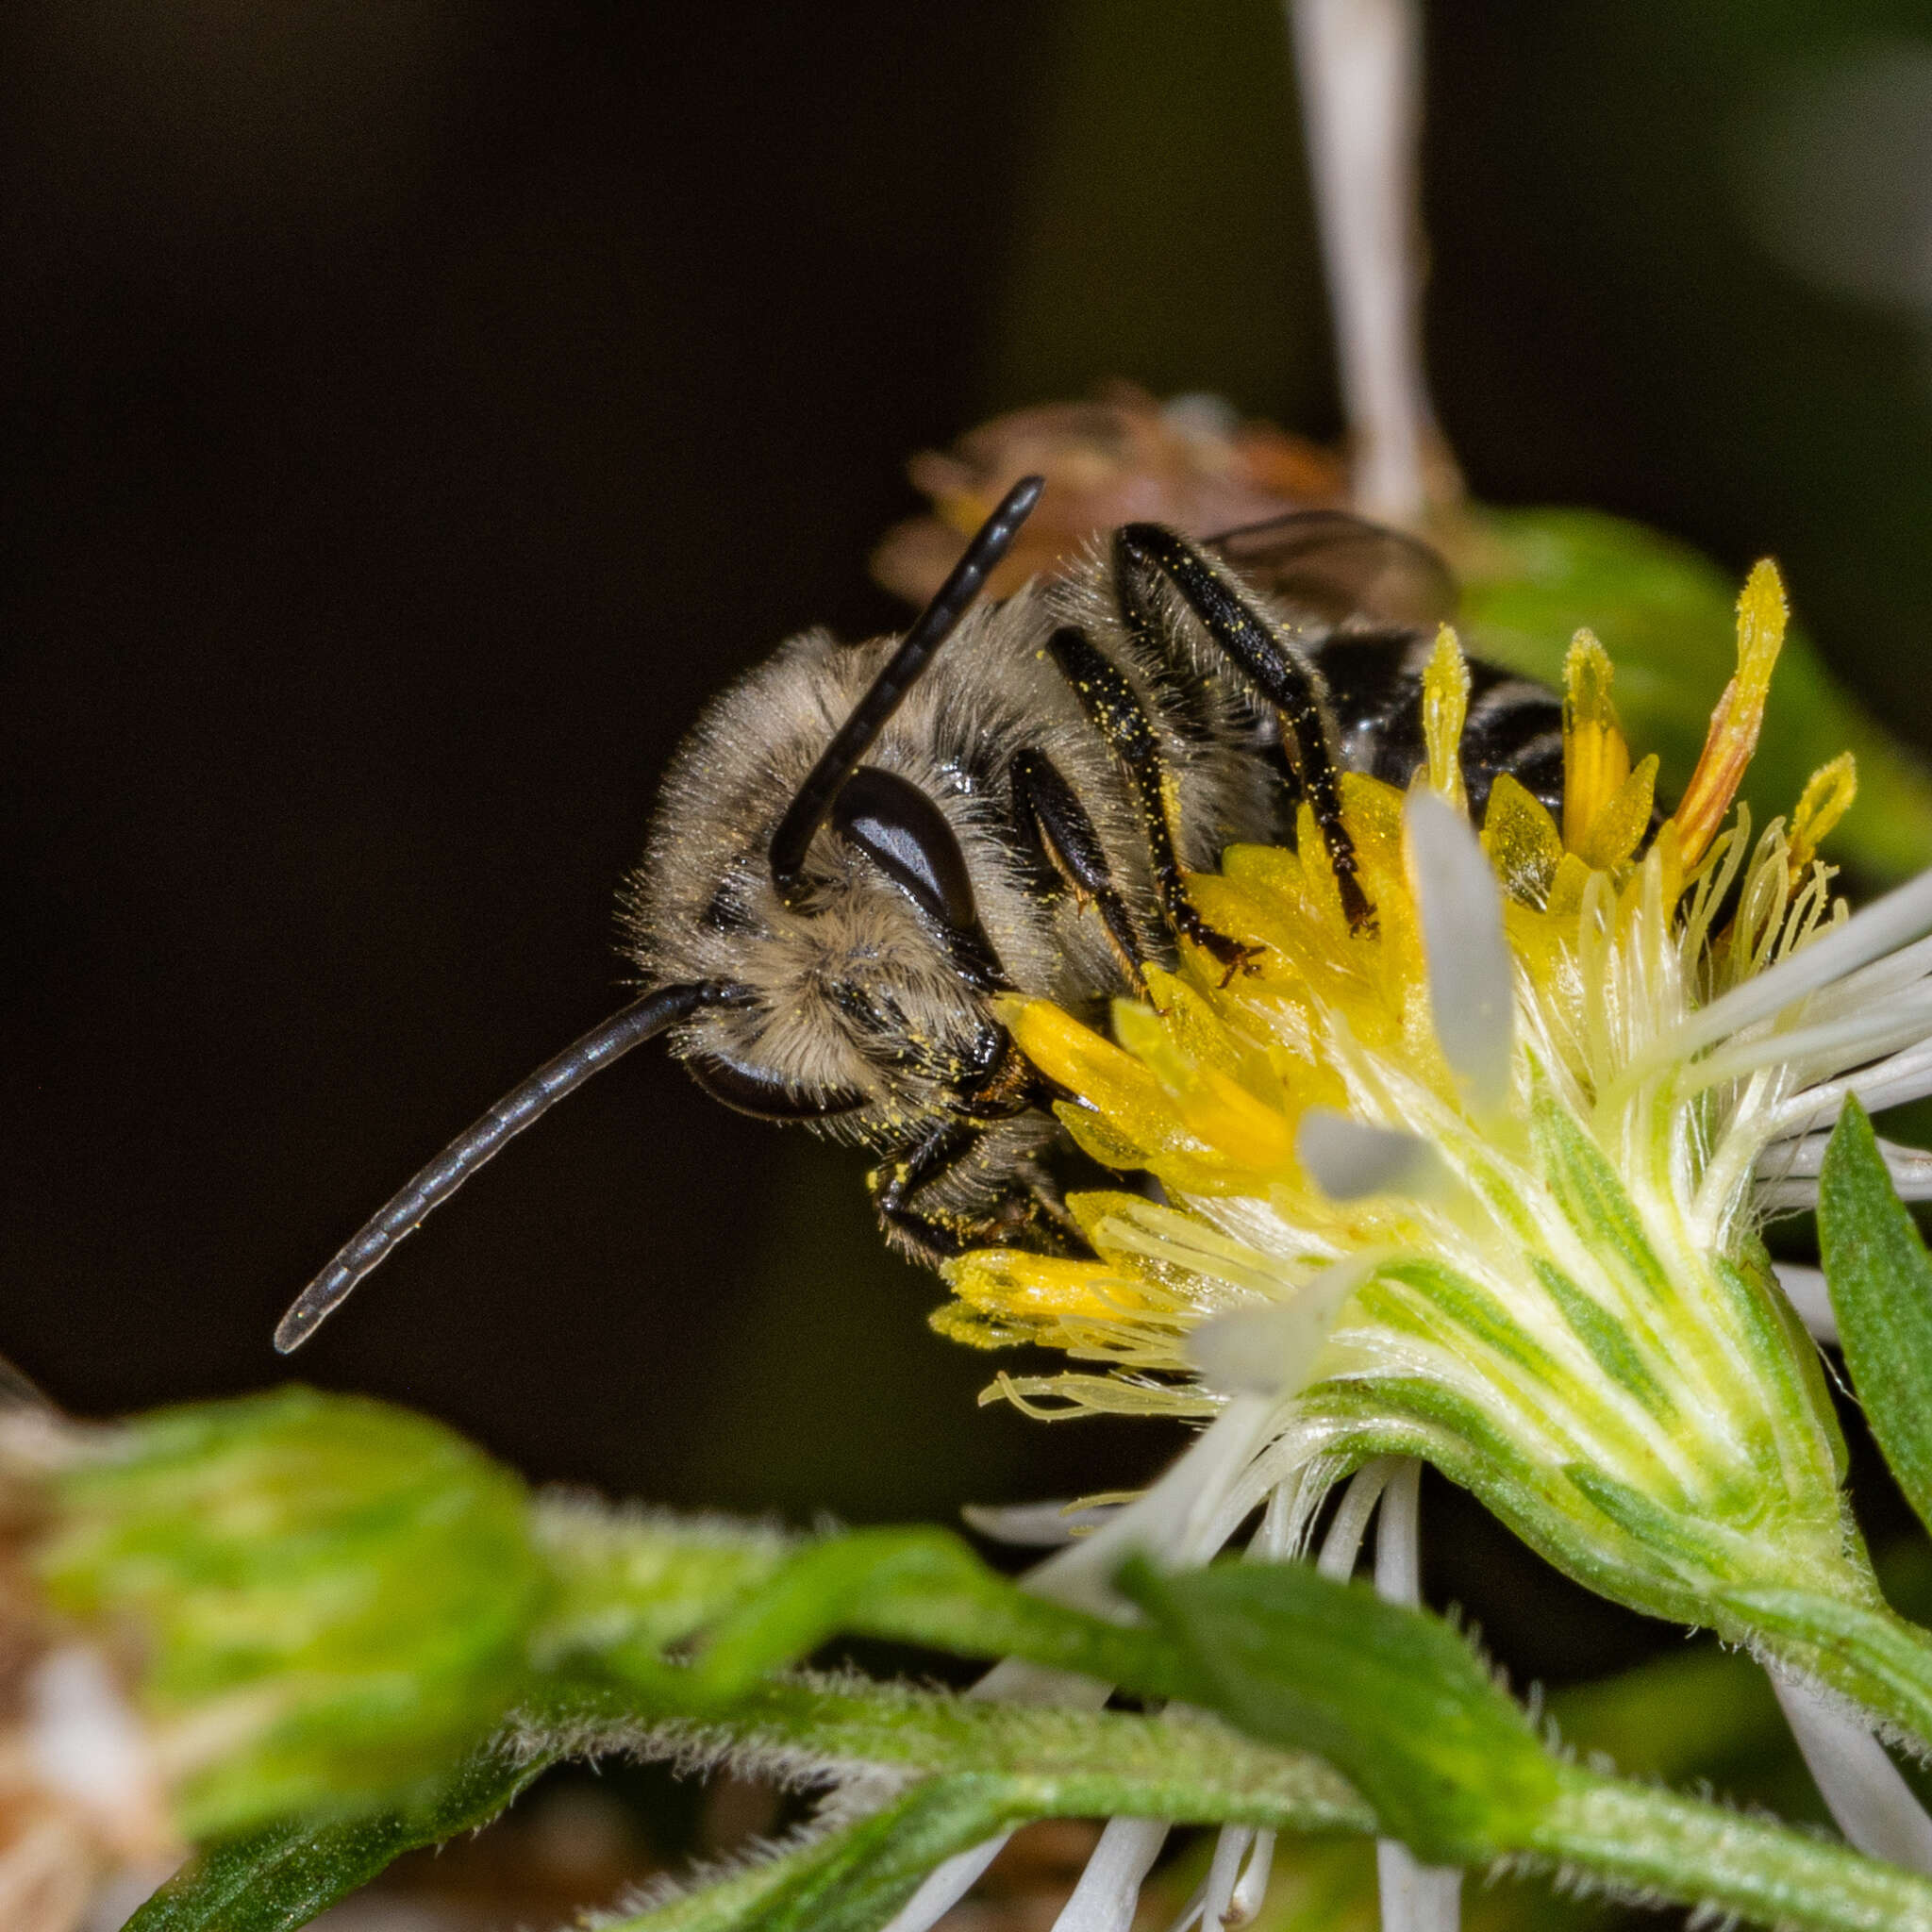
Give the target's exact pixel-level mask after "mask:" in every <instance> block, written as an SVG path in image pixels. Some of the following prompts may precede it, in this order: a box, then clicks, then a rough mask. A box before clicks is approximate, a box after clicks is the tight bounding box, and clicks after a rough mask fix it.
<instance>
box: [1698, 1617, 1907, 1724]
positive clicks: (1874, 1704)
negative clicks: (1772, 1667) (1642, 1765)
mask: <svg viewBox="0 0 1932 1932" xmlns="http://www.w3.org/2000/svg"><path fill="white" fill-rule="evenodd" d="M1726 1612H1727V1613H1728V1614H1727V1615H1726V1614H1725V1613H1726ZM1714 1621H1715V1622H1716V1623H1717V1624H1718V1628H1719V1630H1720V1632H1721V1634H1723V1635H1724V1636H1726V1637H1731V1638H1734V1639H1742V1640H1743V1641H1747V1642H1750V1643H1752V1644H1754V1645H1756V1646H1762V1648H1763V1649H1765V1650H1768V1651H1770V1652H1771V1653H1772V1654H1773V1655H1774V1657H1776V1658H1777V1659H1778V1661H1779V1662H1781V1663H1783V1664H1785V1665H1787V1666H1789V1667H1790V1668H1791V1669H1792V1670H1795V1671H1797V1672H1798V1673H1800V1674H1803V1675H1806V1676H1810V1677H1816V1678H1817V1679H1818V1680H1819V1681H1820V1682H1822V1683H1824V1684H1827V1685H1829V1686H1830V1687H1831V1689H1833V1690H1834V1691H1840V1692H1842V1693H1843V1694H1844V1695H1845V1696H1847V1697H1849V1698H1852V1699H1853V1700H1854V1701H1855V1702H1857V1703H1858V1704H1862V1705H1863V1706H1864V1707H1866V1708H1867V1709H1868V1710H1873V1711H1875V1712H1877V1714H1878V1715H1879V1716H1880V1717H1882V1718H1887V1719H1889V1720H1890V1722H1891V1723H1893V1724H1897V1725H1899V1726H1900V1727H1901V1728H1902V1729H1903V1730H1906V1731H1908V1732H1909V1733H1910V1734H1911V1735H1912V1736H1913V1737H1914V1738H1916V1739H1917V1740H1919V1741H1920V1743H1921V1744H1923V1745H1924V1746H1925V1747H1926V1748H1928V1749H1932V1632H1928V1631H1925V1630H1922V1629H1921V1628H1920V1627H1919V1626H1918V1624H1911V1623H1907V1621H1906V1619H1905V1618H1903V1617H1901V1616H1899V1615H1898V1614H1897V1613H1896V1612H1895V1611H1894V1610H1891V1609H1890V1608H1889V1607H1886V1606H1885V1605H1883V1604H1875V1605H1865V1604H1858V1603H1851V1602H1847V1601H1845V1600H1844V1599H1842V1598H1840V1597H1836V1596H1822V1595H1817V1594H1814V1593H1812V1592H1810V1591H1797V1590H1748V1591H1728V1592H1726V1594H1725V1595H1724V1598H1723V1599H1722V1600H1721V1603H1720V1606H1719V1615H1718V1617H1717V1618H1716V1619H1715V1620H1714Z"/></svg>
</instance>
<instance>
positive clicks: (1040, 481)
mask: <svg viewBox="0 0 1932 1932" xmlns="http://www.w3.org/2000/svg"><path fill="white" fill-rule="evenodd" d="M1045 488H1046V478H1045V477H1044V476H1023V477H1021V479H1020V480H1019V481H1018V482H1017V483H1015V484H1014V485H1013V487H1012V488H1011V489H1010V490H1009V491H1007V493H1006V494H1005V495H1004V496H1003V497H1001V499H1000V503H999V508H997V509H995V510H994V511H993V513H992V514H991V516H990V517H988V518H987V520H986V521H985V523H983V524H981V525H980V526H979V529H978V531H977V533H976V534H975V535H974V539H973V541H972V542H970V543H969V544H967V546H966V554H965V556H963V557H962V558H960V559H959V560H958V563H956V564H955V565H954V566H953V571H952V575H950V576H949V577H947V579H946V580H945V582H944V583H942V584H941V586H940V588H939V590H938V591H937V592H936V593H935V595H934V597H933V600H932V602H931V603H930V604H928V605H927V606H926V607H925V608H924V610H922V611H921V612H920V613H919V616H918V618H917V619H916V620H915V621H914V623H913V625H912V628H911V629H910V630H908V632H907V633H906V635H905V637H904V638H903V639H902V640H901V641H900V644H899V648H898V649H897V650H896V651H894V652H893V653H892V655H891V658H889V659H888V660H887V663H886V668H885V669H884V670H883V671H881V672H880V673H879V675H877V676H876V677H875V678H874V679H873V681H872V689H871V690H870V691H867V692H866V694H865V695H864V696H863V697H862V698H860V699H859V701H858V704H857V705H856V706H855V707H854V708H853V712H852V715H851V717H849V718H847V719H846V721H845V722H844V724H841V726H840V727H839V731H838V734H837V736H836V737H834V738H833V740H832V741H831V743H830V744H828V745H827V746H826V747H825V751H824V757H823V758H820V759H819V761H818V763H817V764H815V765H814V766H813V767H812V768H811V771H810V774H808V776H807V778H806V781H805V783H804V784H803V785H801V786H800V787H799V788H798V792H797V795H796V796H795V797H794V798H793V799H792V801H791V804H790V805H789V806H788V807H787V808H786V810H785V816H784V817H783V818H782V819H780V820H779V821H778V829H777V830H776V831H775V832H774V833H773V834H772V883H773V884H774V886H776V887H777V889H778V896H779V897H780V898H781V899H783V900H784V902H785V903H786V905H788V906H791V907H793V908H795V907H797V906H798V905H799V903H800V902H801V901H802V900H803V899H804V897H805V879H804V872H805V855H806V851H807V849H808V847H809V846H810V844H811V841H812V835H813V834H814V833H815V832H816V831H817V830H818V828H819V827H820V826H821V825H822V824H824V822H825V814H826V813H827V812H828V811H830V810H831V808H832V801H833V800H834V799H835V798H837V797H838V795H839V791H840V788H841V786H842V785H843V784H844V783H845V781H846V779H847V778H849V777H851V775H852V774H853V771H854V769H855V768H856V767H857V765H858V761H859V759H860V758H863V757H864V756H865V755H866V753H867V752H869V751H870V750H871V749H872V747H873V741H874V739H876V738H877V737H878V735H879V733H880V732H881V731H883V730H884V729H885V726H886V720H887V719H888V718H890V717H891V715H892V713H893V712H894V711H896V710H897V709H898V708H899V701H900V700H901V699H902V698H903V697H904V696H905V695H906V693H907V692H908V691H910V690H911V689H912V684H913V680H914V679H915V678H917V677H918V675H919V674H920V673H921V672H922V671H924V669H925V667H926V665H927V663H928V662H929V661H930V660H931V658H932V654H933V653H934V652H935V651H937V650H938V649H939V647H940V646H941V644H942V643H944V642H945V641H946V640H947V638H948V637H950V636H951V635H952V633H953V631H954V629H955V628H956V627H957V626H958V622H959V620H960V619H961V618H962V617H963V616H965V614H966V608H967V606H968V605H970V604H971V603H972V602H973V600H974V597H976V596H977V595H978V594H979V591H980V587H981V586H982V585H983V584H984V583H985V582H986V580H987V578H988V577H990V576H991V575H992V573H993V572H994V571H995V570H996V569H997V568H998V567H999V562H1000V559H1001V558H1003V557H1004V556H1005V555H1006V554H1007V551H1008V547H1009V546H1010V545H1011V543H1012V541H1013V539H1014V538H1015V537H1016V536H1018V535H1019V533H1020V525H1022V524H1024V522H1025V521H1026V517H1027V513H1028V512H1029V511H1030V510H1031V509H1032V508H1033V506H1034V505H1035V504H1036V503H1038V502H1039V501H1040V492H1041V491H1042V490H1044V489H1045Z"/></svg>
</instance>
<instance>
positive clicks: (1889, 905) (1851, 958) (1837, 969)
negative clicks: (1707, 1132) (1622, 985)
mask: <svg viewBox="0 0 1932 1932" xmlns="http://www.w3.org/2000/svg"><path fill="white" fill-rule="evenodd" d="M1927 932H1932V872H1924V873H1921V874H1919V876H1918V877H1917V878H1915V879H1913V880H1912V881H1911V882H1910V883H1909V884H1908V885H1903V886H1901V887H1899V889H1898V890H1897V891H1894V892H1888V893H1887V894H1886V895H1885V897H1884V898H1882V899H1878V900H1875V901H1874V903H1873V904H1872V905H1870V906H1868V907H1866V908H1865V909H1864V910H1863V911H1862V912H1855V913H1854V914H1853V915H1852V917H1851V918H1850V919H1848V920H1847V921H1846V922H1845V923H1844V924H1842V925H1840V926H1838V927H1837V928H1835V929H1834V930H1833V931H1831V932H1828V933H1826V934H1824V937H1823V938H1821V939H1815V940H1813V941H1811V943H1810V944H1809V945H1808V946H1806V947H1804V948H1802V949H1801V950H1800V951H1798V952H1796V953H1793V954H1792V955H1791V956H1790V958H1788V959H1780V960H1779V961H1778V963H1777V964H1776V965H1775V966H1774V967H1772V968H1771V970H1770V971H1769V972H1766V973H1760V974H1758V975H1757V978H1755V979H1747V980H1746V981H1745V982H1744V984H1743V985H1742V986H1739V987H1734V988H1732V990H1731V991H1729V992H1727V993H1725V994H1724V997H1723V998H1722V999H1717V1000H1713V1001H1712V1002H1711V1003H1710V1005H1709V1006H1707V1007H1706V1008H1704V1009H1703V1010H1702V1011H1701V1012H1696V1013H1692V1014H1691V1016H1690V1017H1689V1018H1688V1019H1686V1020H1685V1021H1684V1022H1683V1023H1682V1024H1680V1025H1678V1026H1677V1027H1676V1028H1675V1029H1674V1031H1673V1032H1672V1034H1671V1035H1670V1036H1669V1039H1668V1041H1666V1042H1664V1045H1665V1046H1666V1047H1667V1048H1668V1051H1669V1053H1670V1055H1671V1056H1672V1057H1674V1058H1681V1057H1682V1056H1684V1055H1687V1054H1691V1053H1694V1052H1696V1051H1697V1049H1698V1048H1699V1047H1703V1046H1708V1045H1709V1044H1710V1043H1711V1042H1712V1041H1718V1040H1722V1039H1724V1036H1725V1035H1726V1034H1730V1033H1735V1032H1737V1031H1738V1029H1739V1028H1740V1027H1741V1026H1749V1025H1752V1024H1755V1023H1756V1022H1757V1021H1759V1020H1767V1019H1769V1018H1771V1017H1772V1015H1774V1014H1775V1013H1781V1012H1783V1011H1784V1009H1785V1008H1787V1007H1789V1006H1790V1005H1791V1004H1792V1002H1793V1001H1796V1000H1800V999H1803V998H1804V997H1805V995H1806V994H1807V993H1811V992H1816V991H1818V990H1819V989H1820V988H1821V987H1825V986H1829V985H1830V984H1831V983H1832V982H1833V981H1834V980H1838V979H1842V978H1844V977H1845V976H1846V975H1847V974H1850V973H1853V972H1855V971H1857V968H1859V967H1861V966H1866V965H1869V964H1870V963H1871V962H1872V961H1873V960H1874V959H1882V958H1885V956H1886V955H1887V954H1888V953H1892V952H1896V951H1897V950H1898V949H1899V947H1901V946H1903V945H1905V944H1906V943H1907V941H1911V940H1916V939H1919V938H1921V937H1922V936H1923V935H1924V934H1925V933H1927Z"/></svg>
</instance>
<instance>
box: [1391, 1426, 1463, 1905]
mask: <svg viewBox="0 0 1932 1932" xmlns="http://www.w3.org/2000/svg"><path fill="white" fill-rule="evenodd" d="M1422 1475H1423V1466H1422V1464H1421V1463H1420V1462H1418V1461H1417V1460H1416V1459H1415V1457H1412V1456H1405V1457H1401V1458H1400V1459H1399V1460H1397V1461H1396V1464H1395V1468H1394V1471H1393V1473H1392V1474H1391V1475H1390V1478H1389V1486H1388V1488H1387V1489H1386V1490H1385V1491H1384V1492H1383V1495H1382V1515H1381V1519H1380V1521H1379V1522H1378V1523H1377V1524H1376V1525H1375V1593H1376V1595H1378V1596H1380V1597H1382V1598H1383V1599H1385V1600H1386V1601H1387V1602H1389V1603H1394V1604H1407V1605H1408V1606H1409V1607H1411V1608H1413V1607H1415V1606H1416V1605H1418V1604H1420V1603H1421V1602H1422V1584H1423V1549H1422ZM1375 1882H1376V1888H1377V1892H1378V1896H1379V1899H1380V1904H1381V1912H1382V1932H1457V1928H1458V1927H1459V1926H1460V1925H1461V1924H1462V1874H1461V1872H1460V1871H1458V1870H1457V1868H1456V1867H1455V1866H1453V1865H1424V1864H1423V1863H1421V1862H1420V1861H1419V1860H1418V1859H1417V1858H1416V1856H1415V1854H1414V1853H1413V1852H1411V1851H1410V1850H1409V1849H1408V1847H1407V1845H1405V1844H1403V1843H1401V1842H1400V1841H1399V1840H1395V1839H1389V1838H1385V1839H1378V1840H1376V1841H1375Z"/></svg>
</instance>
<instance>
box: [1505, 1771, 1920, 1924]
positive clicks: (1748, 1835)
mask: <svg viewBox="0 0 1932 1932" xmlns="http://www.w3.org/2000/svg"><path fill="white" fill-rule="evenodd" d="M1523 1849H1524V1850H1525V1851H1527V1852H1530V1853H1532V1854H1536V1855H1541V1857H1546V1858H1549V1859H1552V1860H1554V1861H1556V1862H1557V1864H1559V1865H1565V1866H1570V1867H1572V1868H1574V1869H1578V1870H1581V1871H1586V1872H1588V1873H1589V1874H1591V1876H1592V1877H1594V1878H1598V1879H1601V1880H1604V1881H1607V1883H1610V1884H1613V1885H1619V1886H1628V1887H1631V1888H1633V1889H1635V1890H1642V1891H1650V1892H1657V1893H1661V1894H1663V1895H1664V1896H1666V1897H1668V1898H1671V1899H1674V1900H1677V1901H1679V1902H1684V1903H1689V1902H1690V1901H1691V1900H1693V1899H1694V1900H1696V1901H1697V1902H1699V1903H1700V1904H1707V1905H1711V1906H1715V1907H1721V1908H1722V1909H1724V1910H1725V1911H1730V1912H1736V1913H1737V1914H1738V1915H1739V1916H1740V1917H1741V1918H1744V1919H1748V1920H1752V1921H1756V1922H1757V1923H1760V1924H1778V1925H1780V1926H1783V1925H1790V1926H1802V1927H1805V1928H1807V1932H1852V1928H1854V1927H1859V1928H1864V1932H1932V1884H1928V1883H1927V1882H1926V1881H1925V1880H1924V1879H1923V1878H1920V1877H1917V1876H1915V1875H1914V1874H1911V1873H1909V1872H1902V1871H1900V1870H1899V1869H1898V1868H1897V1867H1896V1866H1893V1865H1886V1864H1881V1863H1880V1862H1879V1861H1878V1860H1877V1859H1875V1858H1865V1857H1859V1855H1858V1854H1857V1853H1856V1852H1854V1851H1850V1850H1848V1849H1847V1848H1846V1847H1845V1846H1843V1845H1838V1844H1832V1843H1829V1842H1828V1841H1826V1840H1822V1839H1816V1838H1811V1837H1807V1835H1805V1834H1804V1833H1802V1832H1796V1831H1792V1830H1790V1829H1789V1828H1788V1827H1787V1826H1784V1825H1780V1824H1770V1823H1767V1822H1766V1821H1764V1820H1762V1819H1757V1818H1751V1817H1747V1816H1744V1815H1742V1814H1740V1813H1739V1812H1736V1811H1726V1810H1723V1809H1721V1808H1719V1807H1717V1806H1714V1805H1705V1804H1698V1803H1693V1802H1692V1801H1691V1800H1689V1799H1685V1798H1679V1797H1675V1796H1674V1795H1673V1794H1672V1793H1670V1792H1669V1791H1662V1790H1655V1789H1653V1788H1652V1787H1649V1786H1645V1785H1636V1784H1627V1783H1624V1782H1622V1781H1619V1780H1611V1779H1608V1778H1598V1777H1593V1776H1591V1775H1589V1774H1586V1773H1582V1772H1577V1771H1574V1770H1570V1771H1566V1774H1565V1776H1564V1779H1563V1788H1562V1790H1561V1791H1560V1792H1559V1794H1558V1795H1557V1800H1556V1802H1555V1803H1554V1804H1553V1805H1552V1806H1551V1807H1550V1808H1549V1810H1548V1812H1547V1813H1546V1814H1545V1816H1544V1818H1543V1821H1542V1823H1541V1824H1540V1825H1539V1826H1538V1827H1537V1829H1536V1830H1535V1831H1534V1832H1533V1833H1532V1834H1531V1840H1530V1842H1529V1843H1528V1844H1526V1845H1524V1847H1523Z"/></svg>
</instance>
